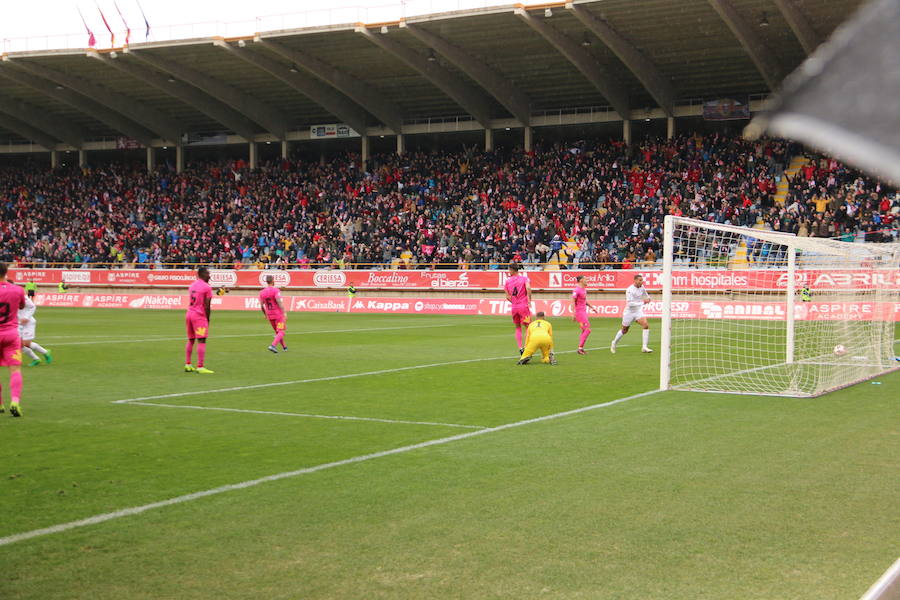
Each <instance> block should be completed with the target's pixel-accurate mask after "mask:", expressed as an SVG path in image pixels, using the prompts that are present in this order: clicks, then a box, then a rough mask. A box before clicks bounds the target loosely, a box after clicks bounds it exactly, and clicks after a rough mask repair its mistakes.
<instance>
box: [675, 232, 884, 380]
mask: <svg viewBox="0 0 900 600" xmlns="http://www.w3.org/2000/svg"><path fill="white" fill-rule="evenodd" d="M679 224H680V225H689V226H692V227H699V228H703V229H708V230H714V231H722V232H731V233H736V234H740V235H749V236H752V237H754V238H758V239H761V240H765V241H768V242H772V243H775V244H781V245H783V246H785V248H786V256H785V258H786V264H785V267H786V271H787V272H786V276H787V281H786V286H785V290H784V308H785V317H786V318H785V363H784V364H793V363H794V362H795V344H796V337H795V335H796V321H795V304H796V293H797V247H798V245H805V244H806V242H801V240H805V238H797V237H796V236H795V235H793V234H789V233H782V232H775V231H767V230H755V229H748V228H746V227H738V226H734V225H723V224H719V223H711V222H707V221H701V220H696V219H689V218H686V217H676V216H674V215H667V216H666V217H665V218H664V230H663V265H662V284H663V286H662V324H661V332H660V368H659V388H660V390H672V389H681V388H676V387H675V386H673V385H672V383H671V380H672V373H671V368H672V363H671V348H672V318H673V316H672V297H673V287H674V286H673V271H674V264H675V260H674V258H675V257H674V246H675V230H676V226H677V225H679ZM822 241H824V242H826V243H828V244H829V246H830V247H831V249H832V250H833V251H834V253H835V254H836V255H840V254H845V255H847V254H848V252H849V251H848V250H846V246H845V247H844V251H843V252H842V251H841V248H840V247H838V246H831V244H848V243H847V242H833V241H831V240H822ZM891 246H894V248H892V250H893V252H894V256H895V258H896V256H898V255H900V251H898V248H900V244H892V245H891ZM892 337H893V336H892ZM754 370H755V369H754ZM897 370H900V363H898V364H897V366H893V367H890V368H885V369H884V370H882V371H881V372H879V373H875V374H868V375H865V376H862V377H859V378H857V379H853V380H852V381H847V382H844V383H841V384H839V385H835V386H832V387H829V388H827V389H823V390H820V391H816V392H815V393H810V394H805V393H791V392H789V391H785V392H781V393H779V392H762V391H745V390H737V389H735V390H703V389H685V390H683V391H695V392H706V393H720V394H742V395H749V396H779V397H816V396H821V395H823V394H827V393H830V392H833V391H836V390H839V389H843V388H845V387H849V386H851V385H856V384H857V383H860V382H863V381H867V380H869V379H873V378H875V377H880V376H882V375H884V374H886V373H891V372H894V371H897Z"/></svg>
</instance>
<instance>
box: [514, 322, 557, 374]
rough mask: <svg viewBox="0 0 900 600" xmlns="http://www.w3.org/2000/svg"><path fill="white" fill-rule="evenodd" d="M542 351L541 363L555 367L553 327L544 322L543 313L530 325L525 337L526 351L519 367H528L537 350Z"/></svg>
mask: <svg viewBox="0 0 900 600" xmlns="http://www.w3.org/2000/svg"><path fill="white" fill-rule="evenodd" d="M538 349H540V351H541V356H542V358H541V362H542V363H544V364H549V365H555V364H556V357H555V356H553V326H552V325H551V324H550V323H549V322H548V321H546V320H544V313H543V311H541V312H539V313H538V314H537V315H535V320H534V321H532V322H531V324H529V325H528V335H526V336H525V351H524V352H522V358H520V359H519V362H517V363H516V364H518V365H527V364H528V361H529V360H531V356H532V355H533V354H534V353H535V351H536V350H538Z"/></svg>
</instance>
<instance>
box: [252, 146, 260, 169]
mask: <svg viewBox="0 0 900 600" xmlns="http://www.w3.org/2000/svg"><path fill="white" fill-rule="evenodd" d="M258 155H259V146H257V145H256V142H250V170H251V171H252V170H253V169H255V168H256V167H257V163H258V162H259V156H258Z"/></svg>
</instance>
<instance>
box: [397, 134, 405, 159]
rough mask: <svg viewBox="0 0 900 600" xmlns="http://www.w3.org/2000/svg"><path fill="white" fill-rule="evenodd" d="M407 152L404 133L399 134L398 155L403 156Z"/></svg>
mask: <svg viewBox="0 0 900 600" xmlns="http://www.w3.org/2000/svg"><path fill="white" fill-rule="evenodd" d="M405 152H406V138H404V137H403V134H402V133H398V134H397V156H403V154H404V153H405Z"/></svg>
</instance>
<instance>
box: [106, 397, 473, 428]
mask: <svg viewBox="0 0 900 600" xmlns="http://www.w3.org/2000/svg"><path fill="white" fill-rule="evenodd" d="M122 404H125V403H124V402H123V403H122ZM127 404H131V405H134V406H160V407H163V408H192V409H194V410H217V411H222V412H233V413H249V414H254V415H277V416H282V417H306V418H307V419H337V420H340V421H373V422H375V423H392V424H397V425H434V426H440V427H461V428H463V429H487V428H486V427H484V426H483V425H460V424H459V423H433V422H430V421H404V420H400V419H378V418H375V417H349V416H344V415H315V414H309V413H292V412H280V411H274V410H250V409H246V408H221V407H218V406H192V405H190V404H157V403H155V402H128V403H127Z"/></svg>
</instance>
